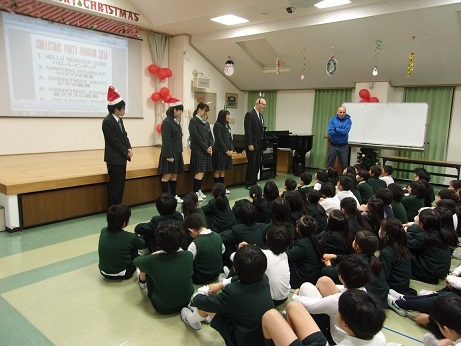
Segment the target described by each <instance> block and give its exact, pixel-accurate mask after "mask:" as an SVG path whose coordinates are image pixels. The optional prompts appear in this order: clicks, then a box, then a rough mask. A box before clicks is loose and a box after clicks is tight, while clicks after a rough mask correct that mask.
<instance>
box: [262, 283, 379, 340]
mask: <svg viewBox="0 0 461 346" xmlns="http://www.w3.org/2000/svg"><path fill="white" fill-rule="evenodd" d="M286 312H287V320H286V321H285V320H284V319H283V317H282V316H281V315H280V313H279V312H278V311H277V310H275V309H272V310H269V311H268V312H266V313H265V314H264V316H263V320H262V326H263V333H264V337H265V338H266V339H268V340H272V341H273V343H274V344H275V345H277V346H278V345H280V346H281V345H293V346H297V345H318V346H320V345H321V346H326V345H328V344H327V340H326V338H325V337H324V335H323V334H322V333H321V331H320V329H319V327H318V326H317V325H316V323H315V321H314V320H313V319H312V317H311V315H310V314H309V313H308V312H307V311H306V310H305V309H303V307H302V306H300V304H299V303H296V302H292V303H290V304H288V306H287V310H286ZM385 319H386V314H385V313H384V310H383V309H382V308H381V307H380V305H379V303H378V302H377V301H376V300H375V299H374V298H373V297H372V296H371V295H369V294H368V293H366V292H365V291H362V290H357V289H350V290H348V291H346V292H344V293H343V294H342V295H341V297H339V302H338V315H337V320H338V325H340V326H341V327H342V328H343V329H344V330H345V331H346V333H347V336H346V337H345V338H344V339H343V341H341V342H340V343H339V344H338V345H344V346H345V345H362V346H377V345H386V338H385V337H384V334H383V333H382V332H381V329H382V327H383V324H384V321H385Z"/></svg>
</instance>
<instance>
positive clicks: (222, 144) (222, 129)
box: [213, 122, 234, 153]
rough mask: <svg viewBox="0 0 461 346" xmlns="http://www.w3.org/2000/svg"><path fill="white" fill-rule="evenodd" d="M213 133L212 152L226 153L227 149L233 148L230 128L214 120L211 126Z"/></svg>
mask: <svg viewBox="0 0 461 346" xmlns="http://www.w3.org/2000/svg"><path fill="white" fill-rule="evenodd" d="M213 135H214V146H213V152H221V153H226V152H227V151H228V150H234V145H233V144H232V134H231V132H230V128H227V126H226V125H224V124H221V123H219V122H216V123H215V124H214V126H213Z"/></svg>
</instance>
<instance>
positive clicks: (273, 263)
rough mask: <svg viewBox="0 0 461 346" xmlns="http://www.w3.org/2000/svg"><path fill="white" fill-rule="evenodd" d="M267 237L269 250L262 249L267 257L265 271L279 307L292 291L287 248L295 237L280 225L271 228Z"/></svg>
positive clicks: (273, 296) (275, 304) (274, 299)
mask: <svg viewBox="0 0 461 346" xmlns="http://www.w3.org/2000/svg"><path fill="white" fill-rule="evenodd" d="M266 238H267V239H266V246H267V250H262V251H263V252H264V254H265V255H266V257H267V269H266V272H265V273H266V275H267V277H268V278H269V287H270V291H271V297H272V301H273V302H274V306H276V307H277V306H279V305H281V304H283V303H285V302H286V300H287V298H288V295H289V293H290V267H289V265H288V257H287V254H286V253H285V250H286V249H287V248H288V246H289V245H290V244H291V242H292V239H293V238H292V237H291V235H290V233H289V232H288V231H287V230H286V229H285V228H284V227H280V226H278V227H273V228H272V229H270V230H269V232H267V236H266ZM247 245H248V244H247Z"/></svg>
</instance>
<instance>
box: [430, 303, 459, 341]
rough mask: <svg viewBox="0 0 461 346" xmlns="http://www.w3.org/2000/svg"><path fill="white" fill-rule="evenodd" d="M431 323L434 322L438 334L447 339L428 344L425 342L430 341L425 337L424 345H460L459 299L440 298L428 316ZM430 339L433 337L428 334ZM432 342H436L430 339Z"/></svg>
mask: <svg viewBox="0 0 461 346" xmlns="http://www.w3.org/2000/svg"><path fill="white" fill-rule="evenodd" d="M430 319H431V321H434V322H435V323H437V325H438V326H439V329H440V332H441V333H442V334H443V336H444V337H446V338H447V339H445V340H440V341H439V344H437V343H429V342H426V340H428V339H430V337H428V336H427V335H425V337H424V345H426V346H432V345H434V346H435V345H440V344H442V342H445V343H444V345H454V346H460V345H461V298H460V297H457V296H451V295H450V296H445V297H440V298H439V299H437V301H436V302H435V303H434V305H432V311H431V314H430ZM430 335H431V336H432V337H433V335H432V334H430ZM432 341H436V340H435V338H432Z"/></svg>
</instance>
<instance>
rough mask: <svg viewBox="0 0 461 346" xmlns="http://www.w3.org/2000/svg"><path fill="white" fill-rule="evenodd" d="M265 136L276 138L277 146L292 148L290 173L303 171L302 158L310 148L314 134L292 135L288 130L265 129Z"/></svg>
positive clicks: (303, 158)
mask: <svg viewBox="0 0 461 346" xmlns="http://www.w3.org/2000/svg"><path fill="white" fill-rule="evenodd" d="M265 134H266V138H268V137H270V136H272V137H275V138H277V148H290V149H291V150H294V153H293V166H292V170H291V171H292V173H293V174H294V175H296V176H299V175H300V174H301V173H302V172H304V171H305V167H304V166H305V165H304V160H305V157H306V154H307V153H308V152H309V151H310V150H311V149H312V141H313V138H314V135H293V134H292V133H291V132H290V131H266V132H265Z"/></svg>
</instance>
